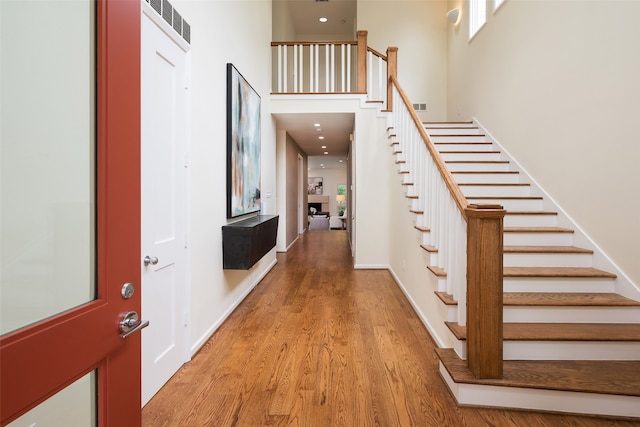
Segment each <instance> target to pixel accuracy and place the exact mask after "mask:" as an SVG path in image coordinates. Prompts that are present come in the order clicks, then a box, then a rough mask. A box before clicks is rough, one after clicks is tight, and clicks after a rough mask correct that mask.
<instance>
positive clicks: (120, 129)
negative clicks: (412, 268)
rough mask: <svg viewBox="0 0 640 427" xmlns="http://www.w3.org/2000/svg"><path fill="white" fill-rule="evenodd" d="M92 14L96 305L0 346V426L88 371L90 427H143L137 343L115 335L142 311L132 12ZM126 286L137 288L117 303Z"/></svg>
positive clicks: (135, 0) (108, 0)
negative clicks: (92, 388) (92, 395)
mask: <svg viewBox="0 0 640 427" xmlns="http://www.w3.org/2000/svg"><path fill="white" fill-rule="evenodd" d="M95 10H96V16H97V22H96V25H95V31H96V40H97V47H96V52H97V60H96V61H97V64H96V70H97V77H96V81H97V88H96V91H95V93H96V111H97V126H96V129H97V137H96V140H97V143H96V148H95V153H96V163H95V164H96V170H97V172H96V182H97V189H96V193H95V194H96V195H97V196H96V199H95V202H96V208H95V212H96V215H95V217H96V221H95V223H96V227H95V233H96V234H95V236H96V242H97V243H96V245H97V248H96V253H97V256H96V259H97V262H96V270H95V271H96V276H97V291H96V294H97V297H96V298H95V299H94V300H93V301H91V302H89V303H86V304H83V305H81V306H79V307H76V308H74V309H71V310H68V311H65V312H63V313H60V314H58V315H56V316H54V317H51V318H48V319H46V320H43V321H41V322H39V323H36V324H33V325H31V326H28V327H24V328H22V329H18V330H16V331H14V332H10V333H7V334H5V335H4V336H2V337H1V338H0V402H1V404H0V425H3V426H4V425H6V424H7V423H9V422H11V421H12V420H15V419H16V418H18V417H19V416H20V415H22V414H24V413H25V412H27V411H28V410H29V409H31V408H33V407H35V406H36V405H38V404H39V403H41V402H43V401H44V400H46V399H47V398H49V397H50V396H52V395H54V394H55V393H57V392H58V391H60V390H62V389H63V388H65V387H66V386H68V385H69V384H71V383H73V382H74V381H75V380H77V379H78V378H81V377H82V376H84V375H85V374H87V373H89V372H92V371H95V372H96V373H97V374H96V378H97V415H96V418H97V425H99V426H114V427H116V426H117V427H121V426H122V427H124V426H127V427H135V426H140V425H141V409H140V338H141V337H140V333H134V334H132V335H131V336H129V337H127V338H121V336H120V330H119V328H120V324H119V322H120V319H121V316H122V314H123V313H125V312H128V311H136V312H138V313H139V312H140V304H141V298H140V259H139V255H140V239H139V236H140V153H139V144H140V95H139V94H140V59H139V58H140V3H139V0H126V1H125V0H97V3H96V9H95ZM16 42H18V41H16ZM128 282H130V283H132V284H134V286H135V287H136V288H137V289H136V292H135V293H134V294H133V296H132V297H131V298H129V299H125V298H124V297H123V296H122V294H121V290H122V287H123V285H124V284H125V283H128Z"/></svg>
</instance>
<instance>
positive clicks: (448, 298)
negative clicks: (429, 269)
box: [434, 291, 458, 305]
mask: <svg viewBox="0 0 640 427" xmlns="http://www.w3.org/2000/svg"><path fill="white" fill-rule="evenodd" d="M434 293H435V294H436V295H437V296H438V298H440V300H441V301H442V302H443V303H444V304H445V305H458V301H456V300H455V298H453V295H451V294H448V293H446V292H441V291H435V292H434Z"/></svg>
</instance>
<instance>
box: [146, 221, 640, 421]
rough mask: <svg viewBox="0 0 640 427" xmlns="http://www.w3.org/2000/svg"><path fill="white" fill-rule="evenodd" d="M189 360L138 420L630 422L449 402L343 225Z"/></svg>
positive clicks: (312, 235)
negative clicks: (356, 265)
mask: <svg viewBox="0 0 640 427" xmlns="http://www.w3.org/2000/svg"><path fill="white" fill-rule="evenodd" d="M277 259H278V263H277V265H276V266H275V267H274V268H273V270H272V271H271V272H270V273H269V274H267V276H266V277H265V278H264V279H263V280H262V282H261V283H260V284H259V285H258V286H257V287H256V288H255V289H254V290H253V291H252V292H251V293H250V294H249V296H248V297H247V298H246V299H245V300H244V301H243V302H242V303H241V304H240V306H239V307H238V308H237V309H236V310H235V311H234V312H233V313H232V314H231V315H230V316H229V318H228V319H227V320H226V321H225V322H224V323H223V324H222V326H221V327H220V328H219V329H218V331H217V332H216V333H215V334H214V335H213V337H212V338H211V339H210V340H209V341H208V342H207V343H206V344H205V345H204V346H203V348H202V349H201V350H200V352H199V353H198V354H196V355H195V356H194V358H193V360H192V361H191V362H189V363H187V364H186V365H184V366H183V367H182V369H181V370H180V371H178V372H177V373H176V374H175V375H174V377H173V378H172V379H171V380H170V381H169V382H168V383H167V384H166V385H165V386H164V387H163V388H162V389H161V390H160V392H159V393H158V394H157V395H156V396H155V397H154V398H153V399H152V400H151V402H150V403H149V404H148V405H147V406H145V407H144V408H143V426H145V427H159V426H171V427H177V426H193V427H196V426H197V427H201V426H216V427H218V426H220V427H222V426H251V427H257V426H285V425H294V426H302V427H315V426H318V427H329V426H331V427H333V426H347V427H359V426H382V427H393V426H402V427H404V426H485V425H486V426H557V425H571V426H614V425H615V426H632V425H637V424H634V423H632V422H626V421H614V420H607V419H599V418H591V417H582V416H570V415H557V414H541V413H531V412H522V411H505V410H498V409H478V408H458V407H457V406H456V403H455V401H454V400H453V398H452V397H451V396H450V394H449V391H448V389H447V387H446V386H445V384H444V382H443V381H442V379H441V378H440V375H439V373H438V363H437V357H436V355H435V352H434V348H435V344H434V343H433V341H432V340H431V338H430V336H429V334H428V332H427V330H426V329H425V327H424V326H423V324H422V322H421V321H420V319H419V318H418V317H417V315H416V314H415V312H414V311H413V309H412V307H411V305H410V304H409V302H408V301H407V299H406V298H405V296H404V295H403V293H402V291H401V290H400V288H399V287H398V286H397V285H396V283H395V282H394V280H393V278H392V277H391V275H390V273H389V272H388V271H386V270H354V269H353V266H352V260H351V256H350V248H349V243H348V241H347V234H346V232H345V231H311V232H307V233H305V234H304V235H302V236H301V237H300V239H299V240H298V242H296V243H295V244H294V245H293V246H292V247H291V249H290V251H289V252H288V253H279V254H278V255H277Z"/></svg>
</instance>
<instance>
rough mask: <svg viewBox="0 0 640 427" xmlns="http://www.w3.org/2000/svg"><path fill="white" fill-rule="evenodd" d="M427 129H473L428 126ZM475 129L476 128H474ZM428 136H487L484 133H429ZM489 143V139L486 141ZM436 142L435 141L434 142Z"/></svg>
mask: <svg viewBox="0 0 640 427" xmlns="http://www.w3.org/2000/svg"><path fill="white" fill-rule="evenodd" d="M429 129H433V130H436V129H473V128H429ZM476 129H477V128H476ZM429 136H436V137H442V136H450V137H460V136H487V135H485V134H484V133H456V134H453V133H429ZM487 142H489V143H491V142H490V141H487ZM436 144H437V142H436Z"/></svg>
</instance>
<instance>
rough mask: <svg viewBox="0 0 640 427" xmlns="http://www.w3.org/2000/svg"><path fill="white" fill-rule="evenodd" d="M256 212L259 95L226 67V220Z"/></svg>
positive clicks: (257, 196) (257, 206)
mask: <svg viewBox="0 0 640 427" xmlns="http://www.w3.org/2000/svg"><path fill="white" fill-rule="evenodd" d="M259 211H260V96H259V95H258V93H257V92H256V91H255V90H254V89H253V88H252V87H251V85H250V84H249V83H248V82H247V81H246V80H245V79H244V77H242V74H240V73H239V72H238V70H237V69H236V68H235V67H234V66H233V64H227V218H235V217H238V216H242V215H246V214H249V213H252V212H259Z"/></svg>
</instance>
